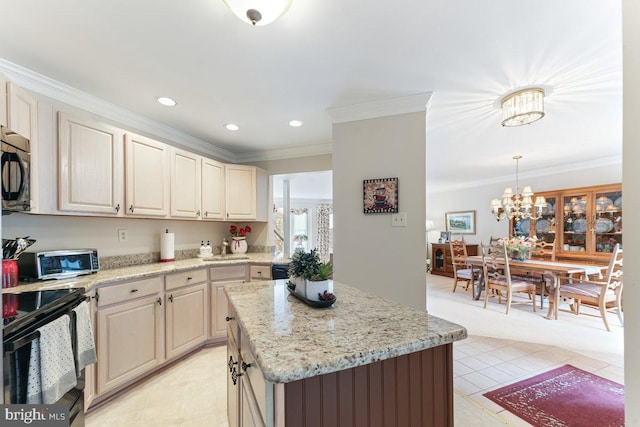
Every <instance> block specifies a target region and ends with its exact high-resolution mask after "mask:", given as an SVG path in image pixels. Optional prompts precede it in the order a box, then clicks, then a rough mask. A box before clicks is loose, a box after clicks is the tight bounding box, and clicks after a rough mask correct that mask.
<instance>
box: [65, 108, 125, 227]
mask: <svg viewBox="0 0 640 427" xmlns="http://www.w3.org/2000/svg"><path fill="white" fill-rule="evenodd" d="M123 151H124V132H123V131H121V130H120V129H117V128H115V127H112V126H109V125H106V124H104V123H101V122H99V121H97V120H92V119H87V118H80V117H75V116H72V115H69V114H66V113H62V112H59V113H58V166H59V167H58V173H59V176H58V182H59V185H60V188H59V191H58V196H59V199H58V209H59V210H61V211H73V212H93V213H100V214H106V215H118V214H119V213H121V212H122V210H123V209H122V207H123V204H124V174H123V169H124V159H123Z"/></svg>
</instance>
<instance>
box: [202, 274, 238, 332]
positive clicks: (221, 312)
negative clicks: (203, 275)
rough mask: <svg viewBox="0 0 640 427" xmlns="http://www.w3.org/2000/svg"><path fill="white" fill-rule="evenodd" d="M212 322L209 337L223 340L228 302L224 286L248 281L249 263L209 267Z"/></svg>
mask: <svg viewBox="0 0 640 427" xmlns="http://www.w3.org/2000/svg"><path fill="white" fill-rule="evenodd" d="M209 281H210V285H209V286H210V298H211V300H210V304H211V310H210V312H211V324H210V325H209V338H210V339H214V340H218V341H223V340H224V339H225V338H226V337H227V317H228V316H229V314H228V303H227V295H226V294H225V293H224V286H225V285H228V284H231V283H244V282H246V281H247V265H245V264H240V265H229V266H222V267H211V268H210V269H209Z"/></svg>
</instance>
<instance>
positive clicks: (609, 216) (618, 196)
mask: <svg viewBox="0 0 640 427" xmlns="http://www.w3.org/2000/svg"><path fill="white" fill-rule="evenodd" d="M595 208H596V209H595V217H594V218H593V219H592V223H591V230H590V231H591V233H592V234H594V235H595V251H596V252H597V253H609V252H612V251H613V248H614V247H615V245H616V243H620V246H622V192H621V191H610V192H600V193H596V194H595Z"/></svg>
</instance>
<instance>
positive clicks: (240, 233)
mask: <svg viewBox="0 0 640 427" xmlns="http://www.w3.org/2000/svg"><path fill="white" fill-rule="evenodd" d="M229 233H230V234H231V252H232V253H234V254H243V253H245V252H247V248H248V246H247V234H249V233H251V227H249V226H248V225H247V226H245V227H244V228H238V227H237V226H236V225H231V226H230V227H229Z"/></svg>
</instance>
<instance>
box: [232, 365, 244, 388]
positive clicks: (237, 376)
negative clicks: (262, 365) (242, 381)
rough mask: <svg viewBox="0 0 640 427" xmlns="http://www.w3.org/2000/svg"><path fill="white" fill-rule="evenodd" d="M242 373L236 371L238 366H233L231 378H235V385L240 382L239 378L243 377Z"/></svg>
mask: <svg viewBox="0 0 640 427" xmlns="http://www.w3.org/2000/svg"><path fill="white" fill-rule="evenodd" d="M241 376H242V374H239V373H238V372H237V371H236V367H235V366H234V367H233V371H231V379H232V380H233V385H236V384H237V383H238V378H239V377H241Z"/></svg>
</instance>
